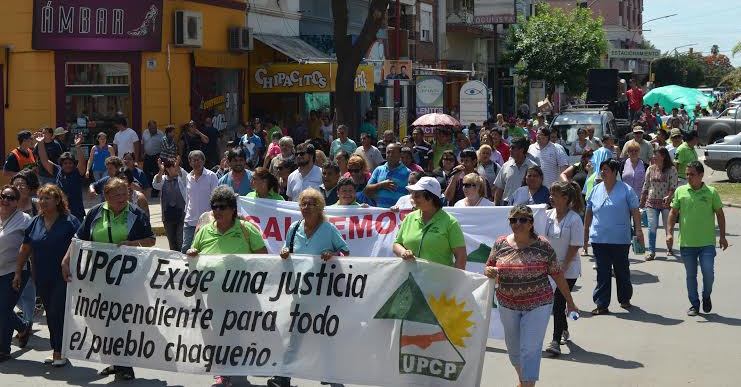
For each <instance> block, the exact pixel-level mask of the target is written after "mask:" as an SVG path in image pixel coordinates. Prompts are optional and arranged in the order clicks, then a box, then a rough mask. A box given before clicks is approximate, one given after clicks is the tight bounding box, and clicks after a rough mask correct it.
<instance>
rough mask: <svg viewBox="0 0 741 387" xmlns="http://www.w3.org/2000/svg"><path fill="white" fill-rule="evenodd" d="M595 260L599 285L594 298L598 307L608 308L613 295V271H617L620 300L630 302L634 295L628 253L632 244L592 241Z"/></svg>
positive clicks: (616, 283)
mask: <svg viewBox="0 0 741 387" xmlns="http://www.w3.org/2000/svg"><path fill="white" fill-rule="evenodd" d="M592 250H593V251H594V260H595V261H596V263H597V286H596V287H595V288H594V293H593V294H592V300H594V303H595V304H597V307H598V308H602V309H607V308H608V307H609V306H610V298H611V296H612V273H615V285H617V296H618V302H620V303H621V304H622V303H626V302H630V299H631V297H633V285H632V284H631V283H630V267H629V265H630V262H629V261H628V253H629V252H630V245H618V244H612V243H592Z"/></svg>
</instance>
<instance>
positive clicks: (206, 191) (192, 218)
mask: <svg viewBox="0 0 741 387" xmlns="http://www.w3.org/2000/svg"><path fill="white" fill-rule="evenodd" d="M188 161H190V165H191V167H193V170H192V171H190V173H189V174H188V178H187V182H186V186H185V187H186V188H185V190H186V194H185V198H184V199H185V225H184V226H183V246H182V250H181V251H182V252H183V254H185V252H186V251H188V249H190V245H191V244H192V243H193V236H194V235H195V233H196V226H197V225H198V219H199V218H200V217H201V215H203V214H204V213H205V212H206V211H210V210H211V192H213V190H214V189H215V188H216V187H217V186H218V185H219V179H218V178H217V177H216V173H214V172H213V171H211V170H210V169H206V168H204V165H205V164H206V155H204V154H203V152H201V151H199V150H194V151H191V152H190V153H189V154H188Z"/></svg>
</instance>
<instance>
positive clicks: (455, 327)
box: [428, 293, 473, 347]
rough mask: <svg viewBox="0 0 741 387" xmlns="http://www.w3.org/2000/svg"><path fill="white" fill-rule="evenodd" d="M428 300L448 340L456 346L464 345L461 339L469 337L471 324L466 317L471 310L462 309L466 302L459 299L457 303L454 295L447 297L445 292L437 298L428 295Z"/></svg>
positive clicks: (469, 314)
mask: <svg viewBox="0 0 741 387" xmlns="http://www.w3.org/2000/svg"><path fill="white" fill-rule="evenodd" d="M428 302H429V304H430V308H431V309H432V313H434V314H435V317H437V320H438V322H440V325H441V326H442V328H443V330H444V331H445V334H446V335H448V339H450V342H452V343H453V345H456V346H458V347H465V345H464V343H463V339H465V338H466V337H471V332H469V328H471V327H472V326H473V322H472V321H471V320H469V319H468V317H469V316H471V314H472V313H473V312H472V311H467V310H464V309H465V307H466V302H465V301H461V303H460V304H457V303H456V299H455V298H454V297H451V298H447V297H445V293H443V294H441V295H440V298H439V299H436V298H435V296H430V298H429V300H428Z"/></svg>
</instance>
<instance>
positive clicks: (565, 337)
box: [561, 331, 571, 344]
mask: <svg viewBox="0 0 741 387" xmlns="http://www.w3.org/2000/svg"><path fill="white" fill-rule="evenodd" d="M569 340H571V335H570V334H569V331H563V333H562V334H561V344H566V342H567V341H569Z"/></svg>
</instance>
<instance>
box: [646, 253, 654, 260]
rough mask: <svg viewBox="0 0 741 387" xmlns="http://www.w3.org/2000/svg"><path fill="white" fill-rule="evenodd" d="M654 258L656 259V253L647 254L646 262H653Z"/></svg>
mask: <svg viewBox="0 0 741 387" xmlns="http://www.w3.org/2000/svg"><path fill="white" fill-rule="evenodd" d="M655 258H656V253H648V255H646V260H647V261H653V260H654V259H655Z"/></svg>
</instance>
